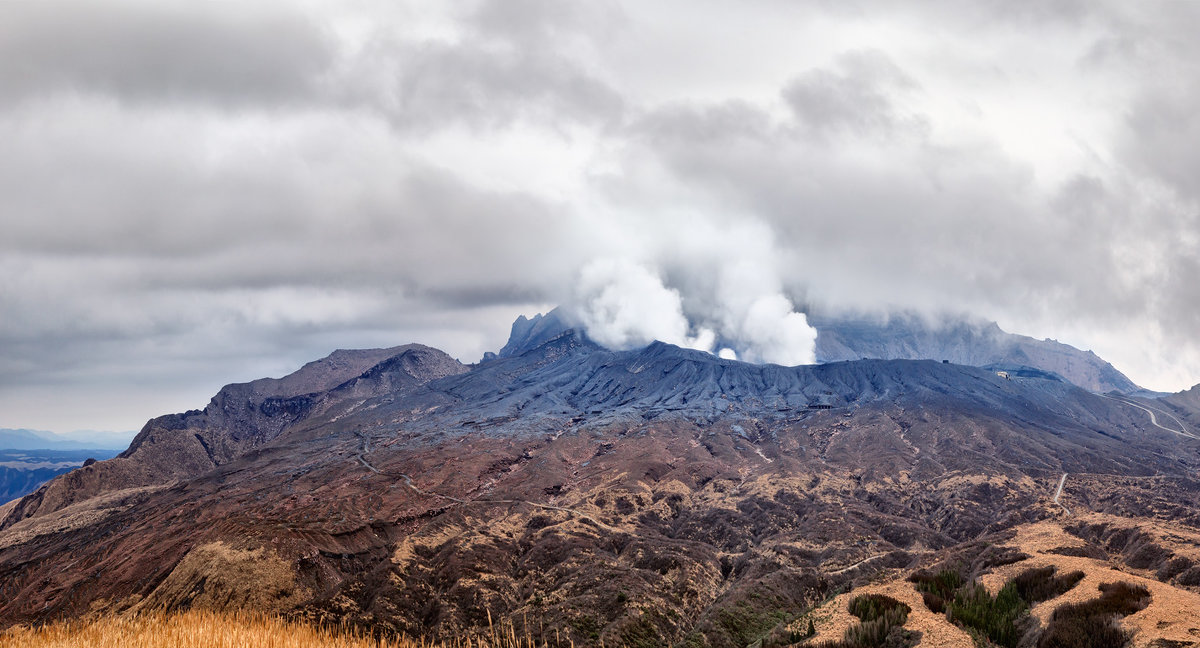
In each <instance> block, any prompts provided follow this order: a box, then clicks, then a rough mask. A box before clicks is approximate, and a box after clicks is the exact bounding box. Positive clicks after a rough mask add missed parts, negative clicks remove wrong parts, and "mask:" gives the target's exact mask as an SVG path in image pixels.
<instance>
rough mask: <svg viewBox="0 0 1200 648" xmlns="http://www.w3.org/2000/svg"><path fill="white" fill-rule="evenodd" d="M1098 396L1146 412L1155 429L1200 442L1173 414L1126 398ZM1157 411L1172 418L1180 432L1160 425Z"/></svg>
mask: <svg viewBox="0 0 1200 648" xmlns="http://www.w3.org/2000/svg"><path fill="white" fill-rule="evenodd" d="M1097 396H1101V397H1103V398H1107V399H1108V400H1114V401H1117V402H1118V403H1124V404H1126V405H1129V406H1131V407H1136V408H1138V409H1140V410H1142V411H1143V412H1145V413H1147V414H1149V415H1150V423H1151V425H1153V426H1154V427H1156V428H1158V429H1160V430H1166V431H1167V432H1170V433H1172V434H1178V435H1179V436H1185V437H1187V438H1189V439H1197V440H1200V436H1196V435H1195V434H1192V433H1191V432H1188V431H1187V426H1186V425H1184V424H1183V421H1180V420H1179V419H1177V418H1175V415H1173V414H1171V413H1170V412H1164V411H1162V410H1153V409H1150V408H1149V407H1146V406H1144V405H1139V404H1138V403H1135V402H1133V401H1131V400H1127V399H1125V398H1117V397H1114V396H1108V395H1106V394H1097ZM1155 411H1157V412H1158V413H1159V414H1163V415H1165V416H1168V417H1170V418H1171V420H1172V421H1175V424H1176V425H1178V426H1179V429H1178V430H1174V429H1171V428H1169V427H1165V426H1163V425H1162V424H1161V423H1159V422H1158V417H1157V416H1155V415H1154V412H1155Z"/></svg>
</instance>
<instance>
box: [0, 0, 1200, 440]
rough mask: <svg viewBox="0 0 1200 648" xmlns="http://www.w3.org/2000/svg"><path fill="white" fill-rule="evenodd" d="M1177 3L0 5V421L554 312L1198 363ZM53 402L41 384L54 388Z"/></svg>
mask: <svg viewBox="0 0 1200 648" xmlns="http://www.w3.org/2000/svg"><path fill="white" fill-rule="evenodd" d="M1197 19H1200V8H1198V7H1197V6H1196V5H1194V4H1191V3H1178V2H1166V1H1162V2H1159V1H1151V2H1146V3H1125V2H1116V1H1115V0H1113V1H1103V2H1087V3H1084V2H1052V3H1004V2H995V1H993V0H969V1H966V2H947V1H942V0H934V1H930V2H920V3H892V2H878V1H875V0H862V1H851V2H839V3H765V4H763V3H758V4H754V5H747V4H745V3H732V2H712V3H701V4H696V3H692V2H682V1H673V0H668V1H666V2H656V3H634V2H625V1H622V0H615V1H613V2H604V3H594V2H582V1H576V0H519V1H512V0H463V1H462V2H454V3H439V4H436V5H432V6H431V5H430V4H429V3H417V2H408V1H403V0H402V1H399V2H374V1H373V0H368V1H366V2H356V3H340V4H328V3H309V2H298V3H296V2H287V3H285V2H274V1H266V0H264V1H260V2H226V1H224V0H220V1H217V2H205V3H194V2H193V3H186V2H181V1H179V0H156V1H154V2H151V1H149V0H98V1H95V2H93V1H87V2H84V1H82V0H63V1H62V2H53V3H45V2H42V3H38V2H9V3H0V141H3V142H4V144H5V146H4V155H2V156H0V214H2V216H0V412H2V413H3V414H4V416H6V417H8V419H7V420H0V426H7V427H16V428H19V427H41V428H48V429H58V430H65V429H70V428H72V427H75V428H104V427H120V428H123V429H130V428H136V427H138V426H139V425H140V424H141V422H142V421H144V420H145V419H147V418H149V417H150V416H153V415H156V414H160V413H162V412H166V411H178V410H183V409H189V408H191V407H196V406H200V405H202V404H203V403H204V402H205V401H206V400H207V399H208V397H209V396H210V395H211V394H212V393H213V392H215V390H216V389H217V388H218V387H219V386H220V385H221V384H223V383H225V382H229V381H232V380H248V379H253V378H256V377H259V376H261V375H279V374H281V373H284V372H286V371H289V370H291V369H294V368H295V367H298V366H299V365H300V364H302V363H303V362H305V361H307V360H310V359H312V358H314V357H318V356H321V355H324V354H325V353H328V352H329V350H331V349H333V348H337V347H353V346H383V345H392V344H400V343H405V342H409V341H420V342H425V343H428V344H433V345H435V346H439V347H443V348H445V349H447V350H448V351H450V352H451V353H452V354H454V355H456V356H458V357H460V358H461V359H463V360H465V361H472V360H475V359H477V358H479V357H480V356H481V355H482V354H483V353H484V352H485V351H488V350H495V349H497V348H499V347H500V346H501V345H502V344H503V341H504V336H505V334H506V332H507V330H508V326H509V324H510V323H511V321H512V319H513V318H514V317H515V316H516V315H517V314H518V313H527V314H528V313H531V312H534V311H538V310H543V311H544V310H545V309H547V308H549V307H552V306H554V305H557V304H568V305H572V306H574V307H575V308H576V309H577V310H578V311H579V313H580V318H581V319H582V320H583V321H585V323H586V324H587V325H588V327H589V330H590V331H591V333H592V335H593V337H595V338H596V339H597V340H598V341H601V342H602V343H604V344H607V345H609V346H612V347H614V348H626V347H631V346H637V345H640V344H645V343H648V342H649V341H651V340H653V339H661V340H664V341H667V342H672V343H675V344H681V345H684V346H690V347H696V348H702V349H704V350H705V351H709V352H715V353H718V354H721V355H722V356H723V357H731V356H736V357H738V358H740V359H743V360H749V361H753V362H775V363H780V364H795V363H802V362H809V361H811V350H812V337H813V331H812V329H811V327H810V326H809V325H808V322H807V319H806V317H805V315H804V312H806V311H808V310H810V309H813V308H819V309H821V310H823V311H837V310H848V311H870V312H873V313H887V312H889V311H893V310H915V311H919V312H922V313H926V314H942V313H951V314H970V315H973V316H978V317H984V318H987V319H997V320H999V322H1000V324H1001V325H1002V326H1004V327H1005V328H1007V329H1009V330H1013V331H1015V332H1020V333H1026V334H1032V335H1035V336H1039V337H1041V336H1050V337H1056V338H1059V339H1061V340H1063V341H1066V342H1069V343H1072V344H1075V345H1077V346H1081V347H1084V348H1092V349H1094V350H1095V351H1096V352H1097V353H1099V354H1100V355H1101V356H1103V357H1105V358H1106V359H1108V360H1110V361H1112V362H1114V364H1116V366H1117V367H1118V368H1120V369H1121V370H1123V371H1125V372H1126V373H1128V374H1129V375H1130V376H1131V377H1132V378H1134V379H1135V380H1136V381H1138V382H1139V383H1142V384H1144V385H1145V386H1148V387H1152V388H1157V389H1180V388H1184V387H1187V386H1189V385H1191V384H1193V383H1195V382H1196V381H1197V380H1200V342H1197V341H1196V340H1195V339H1194V331H1195V330H1196V329H1197V327H1200V289H1198V288H1197V286H1200V283H1198V282H1196V281H1195V277H1196V276H1197V272H1200V189H1198V187H1200V184H1198V183H1197V180H1196V179H1197V178H1200V157H1198V156H1197V153H1196V150H1197V149H1196V147H1195V146H1192V145H1191V143H1192V141H1193V140H1194V139H1195V137H1190V136H1189V135H1190V134H1194V133H1196V132H1197V130H1198V129H1200V119H1198V118H1197V117H1196V115H1200V89H1198V88H1197V86H1196V84H1194V83H1191V80H1193V79H1196V78H1200V41H1198V40H1197V39H1195V38H1194V37H1193V36H1192V34H1191V31H1192V30H1193V26H1194V25H1195V24H1196V23H1197ZM62 403H72V406H71V407H63V406H62Z"/></svg>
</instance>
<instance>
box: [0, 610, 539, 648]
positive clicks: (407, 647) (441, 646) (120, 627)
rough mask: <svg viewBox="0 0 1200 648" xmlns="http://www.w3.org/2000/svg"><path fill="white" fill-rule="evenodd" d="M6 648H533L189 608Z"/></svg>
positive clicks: (23, 640)
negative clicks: (378, 633)
mask: <svg viewBox="0 0 1200 648" xmlns="http://www.w3.org/2000/svg"><path fill="white" fill-rule="evenodd" d="M0 646H4V648H246V647H249V646H253V647H254V648H534V642H533V641H532V639H530V638H528V637H521V636H520V635H518V634H516V633H515V632H512V631H511V629H509V631H508V632H507V633H506V632H503V631H500V630H498V629H497V630H495V631H493V632H492V634H491V636H490V637H488V638H481V639H474V640H472V639H464V640H461V641H455V642H452V643H430V642H428V641H420V640H411V639H405V638H392V639H379V638H374V637H370V636H367V635H365V634H363V633H362V632H356V631H353V630H333V629H323V628H318V627H315V626H311V625H305V624H301V623H295V622H290V621H285V620H283V619H280V618H278V617H273V616H268V615H264V614H253V613H233V614H222V613H219V612H211V611H206V610H191V611H188V612H182V613H179V614H173V615H161V614H153V615H137V616H128V617H120V616H102V617H100V618H97V619H92V620H87V621H83V620H76V621H66V622H61V623H54V624H50V625H46V626H40V627H37V628H28V627H22V626H17V627H14V628H10V629H8V630H6V631H4V632H0Z"/></svg>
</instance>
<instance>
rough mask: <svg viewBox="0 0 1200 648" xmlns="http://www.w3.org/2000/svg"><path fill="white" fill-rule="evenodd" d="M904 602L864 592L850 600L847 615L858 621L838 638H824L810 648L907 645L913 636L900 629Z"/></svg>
mask: <svg viewBox="0 0 1200 648" xmlns="http://www.w3.org/2000/svg"><path fill="white" fill-rule="evenodd" d="M910 611H911V608H909V607H908V606H907V605H905V604H903V603H901V602H900V601H897V600H896V599H894V598H892V597H890V596H884V595H882V594H864V595H862V596H856V597H854V598H853V599H851V600H850V614H853V615H854V616H856V617H858V618H859V619H861V620H862V622H861V623H858V624H857V625H853V626H850V627H849V628H847V629H846V633H845V634H844V635H842V640H841V641H826V642H822V643H820V644H816V645H814V646H813V648H907V647H908V646H912V645H914V644H915V643H916V639H917V636H916V635H914V633H911V632H908V631H906V630H905V629H904V624H905V623H907V622H908V613H909V612H910Z"/></svg>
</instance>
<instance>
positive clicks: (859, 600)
mask: <svg viewBox="0 0 1200 648" xmlns="http://www.w3.org/2000/svg"><path fill="white" fill-rule="evenodd" d="M897 609H899V610H903V611H904V618H905V619H907V618H908V613H909V612H911V611H912V609H911V608H909V607H908V606H907V605H905V604H903V603H901V602H900V601H897V600H896V599H894V598H892V597H890V596H885V595H883V594H863V595H861V596H856V597H854V598H853V599H851V600H850V614H853V615H854V616H856V617H858V618H859V619H860V620H862V621H874V620H875V619H878V618H879V617H881V616H883V615H884V613H885V612H889V611H891V610H897ZM899 625H904V622H903V621H901V622H900V624H899Z"/></svg>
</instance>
